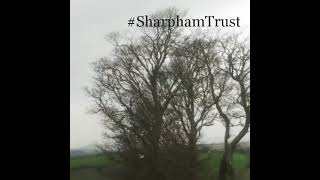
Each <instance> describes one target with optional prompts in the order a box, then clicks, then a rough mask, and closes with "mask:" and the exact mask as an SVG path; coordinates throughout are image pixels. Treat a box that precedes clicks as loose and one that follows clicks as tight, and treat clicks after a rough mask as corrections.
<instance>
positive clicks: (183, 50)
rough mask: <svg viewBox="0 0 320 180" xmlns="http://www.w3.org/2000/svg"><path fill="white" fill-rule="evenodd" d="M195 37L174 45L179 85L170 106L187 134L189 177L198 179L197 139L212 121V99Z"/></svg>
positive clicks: (199, 45)
mask: <svg viewBox="0 0 320 180" xmlns="http://www.w3.org/2000/svg"><path fill="white" fill-rule="evenodd" d="M199 42H200V41H198V40H191V39H186V40H185V41H184V42H183V43H182V45H181V46H180V47H179V48H177V50H176V52H175V56H174V64H175V65H174V67H175V72H176V73H177V74H178V77H179V79H180V82H181V89H180V90H179V93H178V94H177V95H176V96H175V98H174V99H173V100H172V101H171V107H172V108H173V110H174V113H175V114H176V117H177V118H178V119H179V120H180V124H181V128H182V130H183V132H184V134H185V135H186V137H187V145H188V150H189V159H190V161H189V163H190V166H189V170H188V173H189V177H190V179H192V180H194V179H197V172H196V171H197V161H198V154H197V152H198V151H197V142H198V140H199V138H200V133H201V129H202V128H203V127H204V126H211V125H213V120H214V118H215V114H214V113H213V105H214V103H215V102H214V101H213V100H212V98H210V97H211V96H210V86H209V81H208V75H207V72H206V71H205V67H206V66H205V65H206V64H205V63H204V61H203V58H201V56H202V50H201V48H202V46H201V44H199Z"/></svg>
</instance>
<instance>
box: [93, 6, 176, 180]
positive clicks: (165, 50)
mask: <svg viewBox="0 0 320 180" xmlns="http://www.w3.org/2000/svg"><path fill="white" fill-rule="evenodd" d="M178 13H179V12H178V10H176V9H174V8H170V9H167V10H165V11H160V12H158V13H156V14H154V15H153V16H156V17H157V18H159V17H161V18H168V17H171V16H174V15H176V14H178ZM179 37H180V31H179V30H178V29H177V28H175V27H167V26H163V27H157V28H149V29H148V28H145V29H142V31H141V34H140V36H139V38H138V39H134V38H131V39H125V40H124V41H123V39H121V38H120V37H119V36H118V34H115V33H113V34H111V35H110V36H109V40H110V41H111V42H112V43H113V45H114V51H113V56H112V58H101V59H100V60H99V61H97V62H96V63H95V64H94V71H95V77H94V83H95V84H94V87H93V88H92V89H89V90H87V92H88V94H89V95H90V97H91V98H92V99H93V100H94V102H95V107H93V112H94V113H98V114H99V115H100V116H101V117H102V119H103V121H104V122H105V125H106V127H107V128H108V129H110V130H112V132H113V138H114V139H115V141H116V144H117V145H118V146H119V147H120V148H121V149H122V150H128V151H129V150H130V152H133V154H134V155H135V157H134V158H138V157H137V155H138V154H143V155H144V157H145V158H144V159H146V160H148V165H149V167H148V168H150V173H151V175H152V176H153V177H154V178H158V179H164V178H165V177H164V175H163V173H162V172H161V170H160V167H159V164H160V162H159V161H160V148H161V147H160V144H161V134H162V131H163V125H164V124H165V123H166V122H165V119H164V115H165V113H166V110H167V108H168V106H169V104H170V102H171V100H172V99H173V97H174V96H175V94H176V93H177V91H178V90H179V87H180V84H181V83H180V80H179V78H178V77H176V76H170V72H171V69H170V68H171V66H170V63H169V59H170V56H171V54H172V52H173V50H174V47H175V46H174V45H175V44H176V43H177V42H178V41H179Z"/></svg>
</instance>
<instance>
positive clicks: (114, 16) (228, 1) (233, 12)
mask: <svg viewBox="0 0 320 180" xmlns="http://www.w3.org/2000/svg"><path fill="white" fill-rule="evenodd" d="M249 2H250V1H249V0H193V1H191V0H131V1H130V0H71V2H70V5H71V13H70V78H71V79H70V82H71V83H70V147H71V148H77V147H81V146H84V145H88V144H93V143H97V142H99V140H100V138H101V133H102V128H101V127H100V125H99V123H100V122H99V121H98V120H97V118H96V117H94V116H93V115H89V114H87V113H86V111H87V109H88V106H89V99H88V98H87V97H86V96H85V93H84V91H83V87H85V86H88V85H90V81H91V80H90V76H91V69H90V65H89V64H90V62H93V61H95V60H96V59H97V58H99V57H101V56H107V55H108V54H109V53H110V50H111V47H110V45H109V44H108V43H107V42H106V41H105V39H104V37H105V35H106V34H107V33H109V32H112V31H126V30H134V29H135V28H137V27H135V28H130V27H128V24H127V22H128V19H129V18H130V17H136V16H140V15H146V14H150V13H152V12H154V11H156V10H159V9H164V8H167V7H169V6H175V7H177V8H179V9H183V10H188V16H190V17H194V18H202V17H204V16H215V17H217V18H236V17H240V25H241V26H242V27H246V29H249V25H250V21H249V16H250V14H249V13H250V12H249V11H250V5H249ZM223 133H224V129H223V128H222V127H221V125H218V126H214V127H210V128H207V129H204V131H203V139H202V141H204V142H213V141H221V139H222V137H223ZM248 138H249V136H247V137H246V138H245V139H248Z"/></svg>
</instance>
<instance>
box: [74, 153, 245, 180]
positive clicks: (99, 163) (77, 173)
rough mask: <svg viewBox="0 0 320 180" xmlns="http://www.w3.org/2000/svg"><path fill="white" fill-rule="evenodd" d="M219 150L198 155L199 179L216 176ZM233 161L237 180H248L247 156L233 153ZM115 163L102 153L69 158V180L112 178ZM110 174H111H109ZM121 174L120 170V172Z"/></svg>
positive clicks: (204, 179) (203, 179)
mask: <svg viewBox="0 0 320 180" xmlns="http://www.w3.org/2000/svg"><path fill="white" fill-rule="evenodd" d="M221 156H222V153H221V152H209V153H205V154H201V155H200V157H199V158H200V162H201V166H200V167H199V168H200V169H199V171H200V179H201V180H209V179H210V180H212V179H216V178H217V176H218V170H219V164H220V160H221ZM233 158H234V159H233V163H234V168H235V172H236V175H237V177H238V179H239V180H249V179H250V176H249V172H250V167H249V166H250V165H249V157H248V155H246V154H243V153H235V154H234V157H233ZM116 166H117V164H115V163H114V162H113V161H112V160H110V159H109V158H107V157H106V156H104V155H90V156H84V157H78V158H73V159H70V180H114V178H113V176H114V174H115V173H114V172H110V171H115V170H114V169H115V167H116ZM111 174H112V175H111ZM120 174H121V172H120Z"/></svg>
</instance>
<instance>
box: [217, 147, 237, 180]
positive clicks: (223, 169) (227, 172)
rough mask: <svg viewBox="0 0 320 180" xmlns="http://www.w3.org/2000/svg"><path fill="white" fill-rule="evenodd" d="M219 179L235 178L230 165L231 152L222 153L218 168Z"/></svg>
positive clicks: (233, 179)
mask: <svg viewBox="0 0 320 180" xmlns="http://www.w3.org/2000/svg"><path fill="white" fill-rule="evenodd" d="M219 180H235V177H234V170H233V167H232V153H230V152H227V153H224V155H223V158H222V159H221V163H220V169H219Z"/></svg>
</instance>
